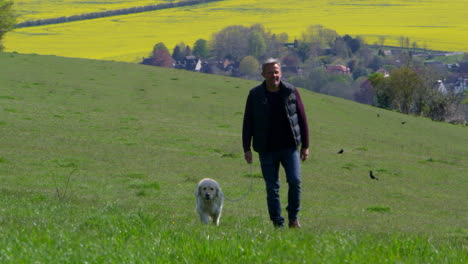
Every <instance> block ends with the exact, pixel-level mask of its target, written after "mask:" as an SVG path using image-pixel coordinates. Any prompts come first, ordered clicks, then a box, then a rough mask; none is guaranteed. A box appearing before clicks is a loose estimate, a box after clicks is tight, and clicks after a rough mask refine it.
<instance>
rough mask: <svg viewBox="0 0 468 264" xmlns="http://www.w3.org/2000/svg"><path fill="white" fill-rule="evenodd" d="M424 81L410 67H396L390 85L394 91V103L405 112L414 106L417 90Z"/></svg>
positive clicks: (390, 78)
mask: <svg viewBox="0 0 468 264" xmlns="http://www.w3.org/2000/svg"><path fill="white" fill-rule="evenodd" d="M422 84H423V83H422V81H421V79H420V78H419V76H418V74H417V73H416V72H415V71H413V70H412V69H410V68H408V67H402V68H401V69H395V70H393V71H392V73H391V74H390V77H389V86H390V89H391V91H392V93H393V102H392V103H393V105H394V107H395V108H397V109H398V110H400V111H401V112H402V113H404V114H408V113H409V112H410V110H411V107H412V106H413V103H414V101H413V99H414V95H415V92H416V90H418V89H421V86H422Z"/></svg>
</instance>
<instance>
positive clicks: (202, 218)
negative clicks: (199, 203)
mask: <svg viewBox="0 0 468 264" xmlns="http://www.w3.org/2000/svg"><path fill="white" fill-rule="evenodd" d="M200 221H201V222H202V223H203V224H205V225H207V224H209V223H210V217H209V216H208V215H207V214H203V213H201V214H200Z"/></svg>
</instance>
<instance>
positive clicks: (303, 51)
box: [297, 42, 311, 62]
mask: <svg viewBox="0 0 468 264" xmlns="http://www.w3.org/2000/svg"><path fill="white" fill-rule="evenodd" d="M297 55H298V56H299V58H301V61H302V62H305V61H306V60H307V59H308V58H310V55H311V50H310V46H309V45H307V43H304V42H300V43H299V45H298V46H297Z"/></svg>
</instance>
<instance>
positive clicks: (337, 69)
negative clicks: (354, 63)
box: [325, 65, 351, 74]
mask: <svg viewBox="0 0 468 264" xmlns="http://www.w3.org/2000/svg"><path fill="white" fill-rule="evenodd" d="M325 71H327V72H330V73H339V74H351V70H350V69H349V68H348V67H346V66H343V65H328V66H325Z"/></svg>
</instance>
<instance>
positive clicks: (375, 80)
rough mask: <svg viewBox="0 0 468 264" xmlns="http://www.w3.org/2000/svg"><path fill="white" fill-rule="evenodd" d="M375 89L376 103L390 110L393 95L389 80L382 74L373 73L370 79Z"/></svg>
mask: <svg viewBox="0 0 468 264" xmlns="http://www.w3.org/2000/svg"><path fill="white" fill-rule="evenodd" d="M368 80H369V82H370V83H371V85H372V87H373V89H374V96H375V101H376V104H377V106H378V107H381V108H390V105H391V103H392V99H393V98H392V93H391V91H390V88H389V85H388V78H385V76H384V75H383V74H382V73H373V74H371V75H369V78H368Z"/></svg>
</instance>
